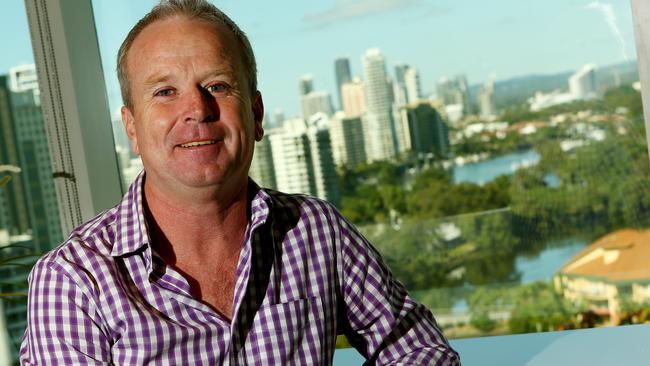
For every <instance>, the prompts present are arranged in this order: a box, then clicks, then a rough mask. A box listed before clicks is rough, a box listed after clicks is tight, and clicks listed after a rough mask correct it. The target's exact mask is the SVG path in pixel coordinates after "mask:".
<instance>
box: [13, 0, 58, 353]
mask: <svg viewBox="0 0 650 366" xmlns="http://www.w3.org/2000/svg"><path fill="white" fill-rule="evenodd" d="M0 33H2V34H4V35H9V34H11V37H8V36H3V42H2V48H3V52H2V53H3V57H2V60H0V294H2V295H0V364H3V365H9V364H12V363H14V362H17V359H18V358H17V357H18V348H19V346H20V341H21V338H22V335H23V332H24V329H25V326H26V315H25V309H26V296H25V292H26V285H27V284H26V279H27V274H28V273H29V266H30V264H31V263H33V262H34V260H35V255H40V254H42V253H43V252H45V251H46V250H49V249H51V248H53V247H54V246H55V245H56V244H58V243H59V242H61V240H62V232H61V222H60V220H59V207H58V204H57V197H56V192H55V183H54V180H53V178H52V173H53V169H52V164H51V159H50V153H49V150H48V141H47V131H46V127H45V125H44V122H43V114H42V111H41V100H40V91H39V87H38V84H37V82H36V69H35V66H34V57H33V55H32V48H31V42H30V38H29V29H28V25H27V17H26V13H25V8H24V4H23V3H22V2H18V1H11V2H7V3H6V4H3V10H2V12H1V14H0Z"/></svg>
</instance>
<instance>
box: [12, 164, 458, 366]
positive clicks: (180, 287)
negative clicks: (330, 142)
mask: <svg viewBox="0 0 650 366" xmlns="http://www.w3.org/2000/svg"><path fill="white" fill-rule="evenodd" d="M143 176H144V175H143V174H141V175H140V177H138V179H137V180H136V181H135V182H134V183H133V184H132V185H131V186H130V188H129V191H128V193H127V194H126V195H125V197H124V199H123V200H122V202H121V203H120V204H118V205H117V206H115V207H113V208H112V209H109V210H107V211H106V212H104V213H102V214H100V215H99V216H97V217H96V218H94V219H93V220H91V221H89V222H88V223H86V224H84V225H82V226H81V227H79V228H78V229H77V230H75V231H74V232H73V233H72V234H71V235H70V237H69V238H68V240H67V241H66V242H65V243H63V244H62V245H61V246H59V247H58V248H56V249H55V250H53V251H52V252H50V253H48V254H47V255H45V256H44V257H43V258H41V259H40V260H39V261H38V262H37V264H36V265H35V267H34V269H33V270H32V272H31V274H30V278H29V281H30V282H29V300H28V302H29V304H28V327H27V330H26V332H25V336H24V339H23V344H22V347H21V363H22V364H23V365H89V364H98V365H113V364H115V365H217V364H223V365H329V364H331V363H332V358H333V354H334V349H335V341H336V335H337V334H340V333H345V334H346V335H347V336H348V338H349V339H350V341H351V342H352V343H353V344H354V345H355V347H357V349H358V350H359V351H360V352H361V353H362V354H363V355H365V356H366V357H368V358H369V359H370V363H377V364H409V365H458V364H460V361H459V358H458V355H457V354H456V352H454V351H453V350H452V349H451V348H450V346H449V344H448V343H447V341H446V340H445V338H444V337H443V335H442V333H441V331H440V330H439V328H438V327H437V324H436V322H435V320H434V319H433V316H432V315H431V313H430V312H429V311H428V310H427V309H426V308H424V307H423V306H422V305H419V304H417V303H416V302H414V301H413V300H412V299H411V298H410V297H409V296H408V295H407V293H406V291H405V289H404V288H403V286H402V285H400V284H399V283H398V282H397V281H395V280H394V279H393V278H392V276H391V273H390V272H389V270H388V269H387V268H386V266H385V265H384V264H383V262H382V261H381V258H380V256H379V254H378V253H377V252H376V251H375V249H373V247H372V246H371V245H370V244H369V243H368V242H367V241H366V240H365V239H364V238H363V237H362V236H361V235H360V234H359V233H358V232H357V231H356V230H355V228H354V227H353V226H352V225H350V224H349V223H348V222H347V221H346V220H345V219H343V218H342V217H341V216H340V214H339V213H338V212H337V211H336V210H335V209H334V208H333V207H332V206H330V205H329V204H327V203H326V202H323V201H320V200H317V199H315V198H311V197H307V196H302V195H287V194H283V193H279V192H275V191H271V190H263V189H259V188H257V187H256V186H254V184H251V188H252V189H254V197H253V199H252V201H251V211H250V212H251V218H250V221H249V225H248V227H247V229H246V235H245V240H244V243H243V246H242V249H241V254H240V257H239V262H238V264H237V272H236V285H235V294H234V300H233V319H232V321H228V320H226V319H224V318H222V317H221V316H220V315H218V314H217V313H216V312H214V311H213V310H212V309H211V308H209V307H208V306H206V305H205V304H203V303H201V302H200V301H197V300H195V299H194V298H192V296H191V294H190V286H189V284H188V282H187V281H186V280H185V279H184V278H183V276H181V275H180V274H179V273H178V272H177V271H175V270H174V269H173V268H171V267H168V266H166V265H165V263H164V262H163V261H162V260H161V259H160V257H159V256H158V255H157V254H156V253H155V244H154V245H151V244H152V243H151V242H150V239H149V235H148V232H147V229H146V224H145V219H144V215H143V212H144V211H143V208H142V182H143Z"/></svg>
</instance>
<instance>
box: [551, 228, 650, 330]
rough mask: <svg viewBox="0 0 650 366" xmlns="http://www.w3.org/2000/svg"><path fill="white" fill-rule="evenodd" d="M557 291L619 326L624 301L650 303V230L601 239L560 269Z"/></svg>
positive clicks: (617, 234)
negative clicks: (619, 316) (608, 317)
mask: <svg viewBox="0 0 650 366" xmlns="http://www.w3.org/2000/svg"><path fill="white" fill-rule="evenodd" d="M555 288H556V289H557V290H558V291H560V292H561V293H562V294H563V295H564V297H565V298H566V299H568V300H571V301H573V302H575V303H579V304H586V305H588V306H589V307H590V308H591V309H592V310H594V311H596V312H597V313H600V314H603V315H609V316H610V319H611V322H612V323H613V324H617V323H618V319H619V318H618V313H619V310H620V305H621V301H622V300H631V301H634V302H637V303H641V302H644V301H648V300H650V230H646V231H637V230H634V229H623V230H618V231H615V232H612V233H609V234H607V235H605V236H603V237H601V238H599V239H598V240H596V241H595V242H594V243H592V244H590V245H589V246H587V247H586V248H585V249H583V250H582V251H581V252H579V253H578V254H576V255H575V256H574V257H573V258H571V260H570V261H569V262H568V263H566V264H565V265H564V266H563V267H562V268H561V269H560V271H559V272H558V273H557V274H556V276H555Z"/></svg>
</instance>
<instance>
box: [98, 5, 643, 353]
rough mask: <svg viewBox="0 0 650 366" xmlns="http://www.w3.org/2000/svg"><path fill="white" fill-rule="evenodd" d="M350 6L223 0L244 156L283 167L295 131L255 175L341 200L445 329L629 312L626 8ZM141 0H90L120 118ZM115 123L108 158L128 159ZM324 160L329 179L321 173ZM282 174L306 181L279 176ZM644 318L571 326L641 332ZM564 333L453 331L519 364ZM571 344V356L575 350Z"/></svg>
mask: <svg viewBox="0 0 650 366" xmlns="http://www.w3.org/2000/svg"><path fill="white" fill-rule="evenodd" d="M350 4H352V3H348V2H331V4H329V5H328V4H325V3H312V2H302V3H299V2H296V3H295V4H293V5H292V6H287V7H278V6H277V5H275V6H274V5H273V4H271V3H268V2H261V3H259V4H256V12H250V10H249V9H250V4H237V3H231V2H225V4H223V5H222V8H223V10H224V11H225V12H226V13H228V14H230V15H231V16H232V17H233V19H235V20H236V21H237V22H238V23H239V24H240V25H241V27H242V28H243V29H244V30H245V31H247V32H248V34H249V36H250V38H251V41H252V43H253V48H254V49H255V50H256V54H257V58H258V64H259V78H260V83H259V84H260V89H261V91H262V93H263V95H264V96H265V98H266V99H265V101H266V103H265V105H266V107H267V118H266V126H267V136H268V137H269V140H270V142H271V143H270V145H271V146H270V148H266V149H264V151H266V152H267V155H268V156H261V155H259V154H258V155H257V156H256V158H255V159H256V161H265V162H267V164H266V166H268V162H271V163H272V164H273V165H275V166H276V169H278V167H279V166H282V162H281V161H279V160H278V158H277V157H275V156H273V155H274V154H275V152H276V151H279V149H278V148H277V147H275V148H274V146H273V141H274V140H277V141H279V142H280V143H282V142H283V141H287V140H286V139H284V137H285V135H286V131H284V130H283V129H282V127H281V125H283V124H285V123H286V124H291V125H293V126H295V125H300V124H302V125H303V126H304V127H305V134H304V135H303V137H304V138H302V139H301V141H302V142H301V143H300V144H296V145H295V146H293V145H292V146H291V149H289V145H288V144H287V145H286V146H284V148H285V149H286V151H283V152H282V154H283V156H286V157H287V158H289V157H293V156H296V157H301V158H303V160H308V161H306V164H305V168H304V169H302V170H297V169H294V171H293V172H291V171H290V170H289V168H294V167H287V171H286V173H285V172H278V171H276V172H275V176H276V177H277V176H280V175H281V176H282V180H281V179H278V180H275V179H271V176H269V175H268V174H267V173H268V172H266V173H264V174H262V172H261V169H259V170H256V171H253V174H255V175H256V179H257V180H258V181H259V182H260V183H262V184H270V185H276V187H275V188H279V189H281V190H291V189H293V187H299V189H301V190H303V191H304V192H305V193H311V194H315V195H319V196H321V197H323V198H326V199H333V197H340V201H339V202H336V203H337V205H338V206H339V207H340V208H341V210H342V211H343V213H344V214H346V215H347V216H348V217H349V218H351V219H352V220H353V221H354V222H356V223H357V224H358V225H359V226H360V228H361V229H362V230H363V231H364V233H366V235H367V236H368V237H369V238H370V239H371V241H373V243H375V244H376V245H377V247H378V248H379V249H380V251H381V252H382V254H383V255H384V257H385V259H386V261H387V262H388V263H389V264H390V265H391V267H392V269H393V271H394V272H395V274H396V275H397V277H398V278H400V279H401V280H402V281H404V282H405V283H406V284H407V286H408V287H409V288H410V289H411V292H412V294H413V295H414V296H415V297H417V298H418V299H420V300H421V301H423V302H424V303H426V304H427V305H428V306H430V307H431V308H432V310H433V311H434V314H435V315H436V317H437V319H438V320H439V322H440V323H441V324H442V325H443V328H444V329H445V330H446V332H447V334H448V335H449V336H450V337H451V338H458V339H460V338H465V337H481V336H485V335H497V334H499V335H501V334H513V333H522V332H524V333H529V332H530V333H537V332H540V331H549V330H560V329H572V328H575V329H577V328H582V327H590V326H596V327H601V326H606V325H612V324H628V323H636V322H641V321H642V319H641V316H640V314H642V313H643V312H644V311H645V312H646V313H647V302H646V301H647V296H648V295H647V294H648V291H647V288H646V287H644V286H647V285H646V284H645V283H644V281H643V280H644V279H647V278H644V277H643V276H644V275H643V274H642V275H640V277H639V275H638V274H634V276H637V277H634V276H633V274H631V273H629V272H630V271H628V270H627V269H629V268H632V267H630V263H629V262H628V261H630V260H631V259H635V258H640V257H641V255H642V254H639V253H643V250H644V248H645V246H644V243H648V242H650V240H649V239H648V238H646V235H648V234H647V233H648V232H647V229H648V227H649V226H650V222H649V219H650V216H649V213H650V211H649V210H648V208H649V207H648V205H650V196H648V193H649V192H648V188H647V187H648V184H647V181H648V180H647V178H648V168H649V167H650V164H649V162H648V157H647V156H648V155H647V142H646V141H647V140H646V132H645V126H644V124H643V114H642V109H641V95H640V93H639V89H640V87H639V85H640V84H639V82H638V81H639V76H638V71H637V68H638V66H637V64H636V62H635V61H634V55H635V50H634V43H633V32H632V20H631V16H630V15H631V12H630V9H629V6H628V5H627V4H626V3H625V2H622V3H621V2H600V1H595V2H591V1H584V2H582V1H570V2H567V1H559V0H558V1H551V2H549V1H548V0H547V1H543V2H542V1H529V2H518V1H506V0H503V1H499V2H497V3H493V2H492V3H489V4H488V3H485V4H478V3H475V2H472V3H471V4H470V3H468V2H453V1H443V2H440V3H436V4H435V5H432V4H428V3H426V2H416V1H413V2H393V1H389V2H381V7H377V4H378V3H376V2H359V3H358V4H357V5H358V6H355V7H350ZM359 4H361V5H359ZM150 6H151V3H143V2H138V3H137V4H132V2H126V1H123V2H112V3H111V4H110V6H109V5H108V3H105V2H101V1H93V10H94V14H95V22H96V24H97V30H98V39H99V43H100V49H101V52H102V61H103V66H104V67H103V68H104V75H105V79H106V81H107V90H108V96H109V101H110V103H109V104H110V110H111V111H112V113H111V114H112V115H113V117H116V116H115V114H116V113H115V111H116V110H117V108H119V105H120V101H119V91H118V89H117V84H116V82H115V78H114V76H112V75H113V70H114V69H115V64H114V62H115V61H114V58H115V54H116V51H117V47H119V43H120V42H121V40H122V39H123V37H124V35H125V34H126V32H127V30H128V29H129V28H130V26H131V25H132V24H133V23H134V22H135V21H136V20H137V19H138V18H139V17H140V16H141V15H143V14H144V13H145V12H146V11H147V10H148V9H149V8H150ZM637 6H639V5H638V4H637ZM386 25H391V26H389V27H387V26H386ZM360 30H364V31H363V32H362V31H360ZM341 55H345V56H344V57H341ZM308 74H309V75H308ZM355 75H356V76H357V77H356V78H355ZM339 90H340V92H341V93H340V95H339ZM344 91H345V92H344ZM328 94H329V95H328ZM360 95H361V97H359V96H360ZM348 98H349V99H348ZM348 100H349V101H348ZM359 101H361V102H363V101H365V105H363V106H359ZM362 104H363V103H362ZM332 107H335V108H334V109H335V110H345V112H344V113H347V115H346V114H340V113H339V114H336V113H334V114H333V113H332V109H333V108H332ZM346 107H347V108H346ZM303 114H304V115H303ZM287 116H288V118H287ZM294 116H295V117H298V118H294ZM301 118H302V119H303V120H306V122H307V123H305V121H302V122H301V121H300V119H301ZM112 119H113V120H116V119H117V118H112ZM328 123H329V124H331V126H334V125H336V126H338V127H337V128H338V130H337V131H336V134H335V133H334V132H332V135H331V136H333V135H337V136H339V138H337V139H333V138H332V137H331V136H330V144H331V146H330V147H329V148H330V149H331V151H332V152H333V153H332V155H333V156H332V158H333V159H332V160H333V161H330V162H325V161H323V160H319V159H320V158H321V157H322V156H323V155H322V154H320V153H319V147H320V146H319V143H321V142H322V140H319V139H315V138H314V137H313V136H310V135H309V133H307V132H308V130H309V128H308V127H310V126H311V127H313V126H318V125H319V124H321V125H327V124H328ZM119 125H120V124H119V121H116V122H114V127H115V128H114V129H115V131H118V127H119ZM360 130H363V131H364V132H363V134H362V135H361V136H359V133H358V131H360ZM354 131H356V132H354ZM115 135H116V145H117V147H116V149H118V153H119V154H120V167H121V168H122V169H123V171H126V169H130V168H131V167H133V166H135V168H134V169H132V170H133V171H138V170H139V169H140V168H139V166H137V159H135V160H134V157H133V156H131V155H129V153H128V152H127V151H128V150H127V149H124V147H126V145H127V143H126V142H125V141H124V139H123V136H122V137H119V136H118V133H117V132H116V134H115ZM314 136H315V135H314ZM335 140H336V141H335ZM293 141H298V139H294V140H293ZM310 144H311V145H310ZM312 145H313V147H314V148H309V147H310V146H312ZM358 146H363V147H364V148H363V149H361V150H362V151H361V152H359V151H358ZM353 147H354V148H353ZM299 148H300V149H303V151H302V153H301V152H300V151H298V149H299ZM355 149H356V150H355ZM334 151H336V153H334ZM278 154H279V153H278ZM327 164H329V165H327ZM334 165H336V167H334ZM261 166H264V165H263V164H262V165H261ZM254 167H255V164H254ZM328 167H329V169H330V170H327V169H328ZM315 171H318V172H320V173H315ZM332 171H334V172H336V174H335V175H334V177H335V178H336V179H335V180H325V179H332V176H333V175H332V174H330V173H331V172H332ZM305 172H309V173H308V174H306V173H305ZM289 173H291V174H295V176H296V180H301V181H307V180H309V181H310V182H309V183H306V184H303V183H301V182H298V183H297V184H291V183H292V182H290V179H289V177H290V175H289ZM323 173H327V174H323ZM124 175H125V176H126V175H127V174H124ZM317 179H320V180H321V181H316V180H317ZM274 181H275V182H274ZM266 182H269V183H266ZM271 182H274V183H271ZM337 182H338V183H337ZM281 184H286V186H280V185H281ZM416 254H417V255H416ZM613 268H618V269H619V270H618V271H611V269H613ZM595 277H598V278H599V279H598V281H596V280H594V278H595ZM623 278H624V280H623ZM644 332H645V333H644ZM647 333H649V332H648V330H647V326H645V327H641V328H639V327H635V328H630V327H619V328H611V329H607V330H598V331H593V332H592V331H578V332H570V331H569V332H566V333H565V334H567V336H566V337H567V338H573V339H575V338H579V339H585V340H592V339H593V338H592V335H595V334H597V335H598V336H599V337H601V336H602V337H603V338H604V339H608V340H609V341H610V342H616V343H617V344H620V343H621V342H623V340H626V341H630V342H629V344H634V342H633V341H631V340H633V339H637V338H635V337H639V338H638V339H643V337H642V336H640V335H643V334H645V337H647V335H648V334H647ZM558 334H561V333H546V334H537V335H535V336H530V337H520V336H513V337H504V338H498V339H497V338H474V339H470V340H456V341H454V344H455V345H457V347H458V348H459V350H461V355H463V350H464V349H472V350H474V351H475V352H476V351H477V350H480V349H483V352H484V353H483V354H484V355H489V354H491V353H493V352H494V350H496V349H501V350H503V352H500V353H499V354H506V355H508V356H511V355H513V354H519V353H522V354H524V353H526V352H523V351H522V349H526V350H527V352H529V353H526V354H527V357H528V358H525V359H523V358H522V359H521V360H522V362H521V363H522V364H523V363H526V362H527V361H531V362H533V363H534V362H535V361H537V362H538V364H543V363H541V362H542V361H540V359H539V358H537V359H535V358H534V356H535V353H533V351H530V349H531V348H530V347H529V348H526V347H523V348H522V347H519V348H518V347H517V345H519V344H520V342H522V343H521V344H528V345H530V344H535V343H537V342H538V341H540V340H542V341H543V342H542V343H543V344H549V343H551V342H554V341H555V340H557V339H559V338H560V337H562V336H561V335H558ZM498 340H502V341H501V343H499V341H498ZM522 340H524V341H522ZM525 340H528V342H526V341H525ZM544 342H545V343H544ZM495 344H496V346H495ZM499 344H500V345H501V348H499V346H498V345H499ZM489 347H492V348H491V349H490V348H489ZM513 349H516V350H517V351H521V352H517V351H513ZM579 349H580V348H575V347H574V348H573V349H570V351H575V352H576V354H577V355H578V356H576V357H579V356H580V355H582V356H584V354H581V353H580V351H579ZM558 352H559V350H558ZM479 354H480V353H479ZM569 354H570V355H569V356H568V357H574V356H575V355H574V354H571V353H570V352H569ZM338 355H346V354H345V353H339V354H338ZM350 355H351V356H350V357H354V356H353V355H352V354H350ZM475 355H476V353H470V352H468V357H469V358H470V359H471V358H472V357H476V356H475ZM337 357H339V356H337ZM531 357H532V358H531ZM339 360H341V359H340V358H339ZM464 360H465V359H464ZM619 360H620V359H619ZM341 362H343V361H341ZM474 362H476V364H479V363H480V358H479V359H475V360H474ZM470 364H471V363H470Z"/></svg>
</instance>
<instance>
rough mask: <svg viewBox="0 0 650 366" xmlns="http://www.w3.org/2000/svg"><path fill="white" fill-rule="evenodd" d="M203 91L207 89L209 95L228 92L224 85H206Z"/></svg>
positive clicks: (226, 86)
mask: <svg viewBox="0 0 650 366" xmlns="http://www.w3.org/2000/svg"><path fill="white" fill-rule="evenodd" d="M205 89H207V91H208V92H210V93H213V94H218V93H223V92H225V91H226V90H228V85H226V84H212V85H208V86H207V87H206V88H205Z"/></svg>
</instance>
